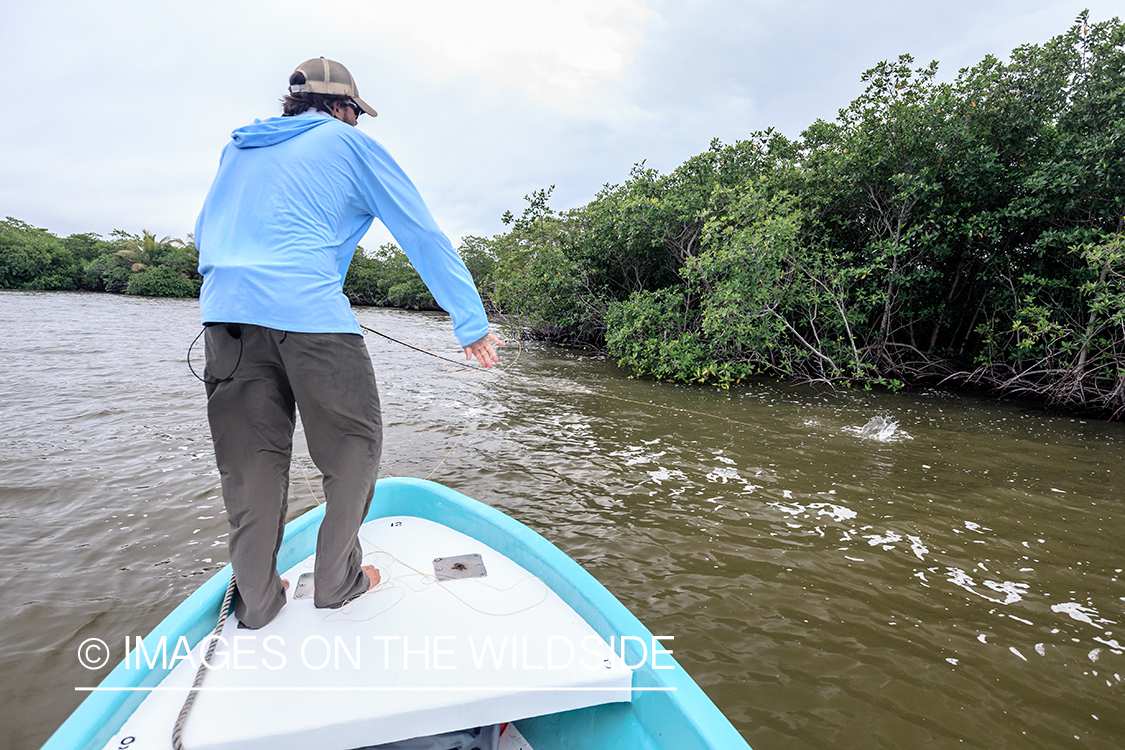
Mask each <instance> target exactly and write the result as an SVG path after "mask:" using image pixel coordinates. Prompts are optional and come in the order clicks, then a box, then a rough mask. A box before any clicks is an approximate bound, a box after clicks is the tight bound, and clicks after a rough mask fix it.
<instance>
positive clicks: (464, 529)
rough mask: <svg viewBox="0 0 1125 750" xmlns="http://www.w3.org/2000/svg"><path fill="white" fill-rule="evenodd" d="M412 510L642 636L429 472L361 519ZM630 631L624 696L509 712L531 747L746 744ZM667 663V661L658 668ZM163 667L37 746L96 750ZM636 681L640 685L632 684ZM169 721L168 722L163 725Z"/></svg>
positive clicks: (212, 588) (141, 674)
mask: <svg viewBox="0 0 1125 750" xmlns="http://www.w3.org/2000/svg"><path fill="white" fill-rule="evenodd" d="M400 515H401V516H416V517H420V518H425V519H428V520H431V521H435V522H437V523H441V524H444V525H445V526H448V527H450V528H452V529H455V530H457V531H460V532H461V533H463V534H466V535H468V536H471V537H473V538H475V539H478V540H480V541H481V542H484V543H485V544H487V545H489V546H491V547H493V548H494V549H496V550H497V551H498V552H501V553H503V554H504V555H507V556H508V557H509V558H511V559H512V560H513V561H514V562H516V563H518V564H519V565H521V566H523V567H524V568H526V569H527V570H528V571H529V572H531V573H532V574H534V575H535V576H538V577H539V578H540V579H541V580H542V581H543V582H544V583H545V584H546V585H547V586H548V587H550V588H551V589H552V590H554V592H555V593H556V594H558V595H559V597H560V598H561V599H562V600H563V601H565V602H566V603H567V604H568V605H569V606H570V607H571V608H572V609H574V610H575V611H576V612H577V613H578V614H579V615H580V616H581V617H582V618H583V619H585V620H586V622H587V623H589V625H590V626H591V627H592V628H593V629H594V630H595V631H596V632H597V633H598V634H599V635H600V636H601V637H602V638H604V639H605V640H606V641H609V639H610V637H611V636H616V637H620V636H621V635H622V634H629V635H635V636H638V641H639V642H643V643H651V642H652V635H651V633H649V631H648V629H647V628H645V626H644V625H643V624H642V623H641V622H640V621H639V620H638V619H637V618H636V617H634V616H633V614H632V613H631V612H629V610H627V609H626V608H625V606H624V605H622V604H621V602H619V601H617V599H616V598H614V596H613V595H612V594H610V593H609V591H608V590H607V589H606V588H605V587H604V586H602V585H601V584H600V583H598V581H597V580H595V579H594V577H593V576H591V575H590V574H589V573H587V572H586V571H585V570H583V569H582V567H581V566H579V565H578V564H577V563H576V562H574V561H573V560H571V559H570V558H569V557H567V556H566V555H565V554H564V553H563V552H562V551H561V550H559V549H558V548H557V547H555V546H554V545H553V544H551V543H550V542H548V541H547V540H546V539H544V538H543V537H542V536H540V535H539V534H537V533H536V532H534V531H532V530H531V529H530V528H528V527H527V526H524V525H523V524H522V523H520V522H519V521H516V520H515V519H513V518H510V517H509V516H507V515H505V514H504V513H502V512H500V511H498V510H496V509H494V508H491V507H489V506H487V505H485V504H483V503H480V502H478V501H476V500H473V499H472V498H469V497H467V496H465V495H463V494H461V493H459V492H456V491H454V490H451V489H449V488H447V487H443V486H442V485H439V484H436V483H434V482H428V481H425V480H421V479H403V478H388V479H380V480H379V482H378V483H377V484H376V489H375V497H374V500H373V501H372V503H371V510H370V511H369V512H368V515H367V519H366V520H367V521H370V520H372V519H375V518H383V517H387V516H400ZM323 516H324V506H323V505H322V506H319V507H317V508H315V509H313V510H311V511H309V512H308V513H305V514H304V515H302V516H301V517H300V518H296V519H294V520H293V521H291V522H289V523H288V524H287V525H286V527H285V537H284V541H283V542H282V546H281V551H280V553H279V555H278V561H277V564H278V569H279V570H287V569H289V568H290V567H292V566H294V565H296V564H297V563H299V562H300V561H302V560H304V559H305V558H307V557H308V556H309V555H311V554H313V552H315V550H316V535H317V530H318V529H319V527H320V521H321V519H322V518H323ZM229 583H230V568H229V566H227V567H224V568H223V569H222V570H220V571H218V572H217V573H215V575H213V576H212V577H211V578H210V579H208V580H207V582H206V583H204V584H203V585H202V586H201V587H200V588H199V589H198V590H197V591H196V592H195V593H194V594H192V595H191V596H189V597H188V598H187V599H186V600H184V602H183V603H181V604H180V605H179V606H178V607H176V609H175V610H173V611H172V612H171V614H169V615H168V616H167V617H166V618H164V620H163V621H162V622H161V623H160V624H159V625H157V626H156V627H155V628H154V629H153V631H152V632H151V633H149V635H148V636H147V637H146V638H145V644H146V646H149V647H152V648H155V645H156V644H157V643H159V642H160V640H161V638H169V639H171V640H173V641H175V640H177V639H179V637H180V636H185V637H186V638H187V640H188V642H190V643H198V642H200V641H202V640H203V638H204V637H205V636H206V635H207V634H208V633H210V632H211V631H212V630H213V629H214V627H215V622H216V620H217V619H218V616H219V608H220V606H221V605H222V601H223V595H224V593H225V592H226V589H227V586H228V584H229ZM636 648H637V646H636V645H635V643H634V642H633V641H631V640H626V641H625V649H626V651H625V654H624V658H625V659H626V661H627V662H628V663H629V664H634V663H637V662H638V661H639V662H643V664H642V665H641V666H639V667H637V668H636V669H635V670H634V671H633V688H634V692H633V698H632V701H631V702H629V703H611V704H606V705H602V706H595V707H592V708H584V709H579V710H575V711H567V712H564V713H558V714H551V715H548V716H539V717H535V718H531V719H523V720H520V721H517V722H515V724H516V728H517V729H519V730H520V732H521V733H522V734H523V736H524V737H525V738H526V739H527V741H528V742H529V743H530V745H531V746H532V747H533V748H534V749H535V750H600V749H601V748H619V749H628V750H666V749H671V748H676V749H677V750H682V749H683V748H702V749H711V748H713V749H714V750H737V749H738V748H747V749H748V748H749V745H747V743H746V741H745V740H743V739H742V737H741V735H739V733H738V732H737V731H736V730H735V729H734V727H733V726H732V725H731V723H730V722H729V721H728V720H727V718H726V717H725V716H723V714H722V712H720V711H719V709H718V708H717V707H716V706H715V704H714V703H712V702H711V700H710V699H709V698H708V697H707V696H706V694H704V692H703V691H702V690H701V689H700V688H699V686H698V685H696V684H695V681H694V680H692V679H691V677H690V676H689V675H688V674H687V672H686V671H685V670H684V669H683V668H682V667H680V666H679V664H676V663H675V662H674V660H673V659H672V657H669V656H664V655H662V656H661V665H660V666H661V667H664V668H662V669H655V670H654V669H653V668H652V666H653V665H652V663H651V661H648V660H646V659H645V658H644V655H643V654H641V652H640V651H637V650H636ZM669 665H671V666H672V667H673V668H670V669H669V668H667V667H668V666H669ZM168 671H169V670H166V669H161V668H160V666H159V665H158V666H157V667H156V668H153V669H148V670H141V669H137V668H135V667H134V668H131V669H126V668H125V665H124V664H118V666H117V667H116V668H115V669H114V670H113V671H112V672H111V673H110V674H109V675H108V676H107V677H106V678H105V680H104V681H103V682H102V684H101V687H103V688H107V687H112V688H142V689H140V690H112V691H95V692H92V693H91V694H90V695H89V696H88V697H87V698H86V700H85V701H83V703H82V704H81V705H80V706H79V707H78V708H77V709H76V710H75V711H74V713H73V714H71V715H70V717H69V718H68V719H67V720H66V721H65V722H64V723H63V724H62V726H60V727H59V728H58V730H57V731H56V732H55V733H54V734H53V735H52V736H51V738H50V739H49V740H48V741H47V743H46V744H45V745H44V746H43V750H100V748H102V747H104V746H105V743H106V742H108V741H109V739H110V738H111V737H112V736H113V735H114V734H115V733H116V732H117V731H118V730H119V729H120V728H121V726H122V725H123V724H124V723H125V720H126V719H127V718H128V717H129V716H130V715H131V714H132V713H133V711H134V710H136V708H137V706H138V705H140V703H141V701H142V700H144V698H145V697H146V695H147V694H148V693H147V691H145V690H143V688H146V687H154V686H156V685H158V684H159V683H160V682H161V681H162V680H163V679H164V677H165V676H166V675H167V674H168ZM636 688H649V689H648V690H636ZM170 732H171V727H169V733H170Z"/></svg>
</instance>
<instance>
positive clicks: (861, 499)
mask: <svg viewBox="0 0 1125 750" xmlns="http://www.w3.org/2000/svg"><path fill="white" fill-rule="evenodd" d="M356 312H357V315H358V317H359V319H360V322H362V323H364V324H365V325H368V326H371V327H373V328H376V329H378V330H380V331H384V332H386V333H388V334H390V335H392V336H396V337H398V338H401V339H403V340H407V341H409V342H411V343H413V344H415V345H416V346H420V347H423V348H430V349H432V350H434V351H436V352H438V353H440V354H442V355H444V356H447V357H453V358H458V357H460V356H461V353H460V351H459V350H458V349H457V347H456V343H455V341H454V339H453V337H452V332H451V329H450V326H449V323H448V320H447V319H446V318H445V317H444V316H442V315H435V314H421V313H404V312H398V311H390V310H381V309H375V308H357V310H356ZM0 321H3V338H2V339H0V355H2V356H0V571H2V574H0V575H2V578H0V581H2V585H0V665H2V671H0V675H2V676H0V679H2V680H3V700H2V701H0V727H3V729H2V730H0V737H2V739H0V746H2V747H5V748H13V749H20V750H22V749H23V748H37V747H39V746H40V745H41V744H42V743H43V742H44V741H45V740H46V739H47V737H48V736H49V735H50V734H51V733H52V732H53V731H54V730H55V728H56V727H58V725H59V724H60V723H61V722H62V721H63V720H64V719H65V718H66V716H67V715H68V714H69V713H70V712H71V711H72V710H73V709H74V707H75V706H77V705H78V703H79V702H80V700H81V699H82V697H83V696H84V695H85V694H84V693H79V692H76V691H75V687H77V686H89V685H94V684H97V682H98V681H99V680H100V679H101V678H102V677H103V676H104V675H105V674H106V673H108V671H109V667H105V668H102V669H98V670H93V671H91V670H87V669H85V668H83V666H82V665H81V663H80V661H79V659H78V647H79V645H80V644H81V643H82V642H83V641H84V640H85V639H87V638H92V637H97V638H101V639H103V640H105V641H106V642H107V643H110V644H114V643H122V642H123V638H124V637H125V636H127V635H142V634H144V633H146V632H147V631H148V630H149V629H151V628H152V627H153V626H154V625H156V624H157V623H158V622H159V621H160V620H161V619H162V618H163V617H164V616H165V615H166V614H167V613H168V612H170V611H171V610H172V609H173V607H175V605H176V604H177V603H179V602H180V601H181V600H183V599H184V598H185V597H186V596H187V595H188V594H190V593H191V592H192V591H194V590H195V589H196V588H197V587H198V586H199V585H200V584H201V583H202V582H203V580H204V579H205V577H206V576H208V575H210V574H212V573H213V572H214V571H215V570H216V569H218V568H219V567H220V566H222V565H223V564H225V562H226V559H227V558H226V536H225V534H226V531H227V528H226V520H225V517H224V513H223V508H222V500H221V496H220V492H219V480H218V474H217V471H216V469H215V466H214V460H213V457H212V455H211V447H210V438H209V434H208V429H207V421H206V414H205V410H204V398H203V386H202V384H201V383H200V382H199V381H197V380H196V379H195V378H194V377H193V376H192V375H191V373H190V372H189V370H188V367H187V364H186V361H185V355H186V353H187V349H188V345H189V344H190V343H191V341H192V339H193V337H194V336H195V335H196V333H197V332H198V331H199V325H198V307H197V303H196V302H195V301H194V300H147V299H138V298H128V297H120V296H112V295H100V294H68V293H22V292H0ZM367 345H368V349H369V351H370V352H371V356H372V359H373V361H374V364H375V371H376V374H377V376H378V378H379V386H380V393H381V397H382V402H383V410H384V419H385V423H386V446H385V449H384V462H383V474H384V475H385V476H418V477H425V476H427V475H429V474H430V473H431V472H433V476H432V477H431V478H432V479H434V480H436V481H439V482H441V483H443V484H446V485H448V486H450V487H453V488H455V489H457V490H460V491H462V492H464V493H466V494H468V495H470V496H472V497H475V498H477V499H478V500H482V501H484V502H486V503H489V504H491V505H493V506H495V507H498V508H500V509H502V510H504V511H505V512H507V513H509V514H511V515H512V516H514V517H515V518H517V519H519V520H520V521H522V522H524V523H526V524H528V525H529V526H531V527H532V528H533V529H535V530H537V531H539V532H540V533H541V534H543V535H544V536H546V537H547V538H548V539H550V540H551V541H552V542H554V543H555V544H556V545H558V546H559V547H560V548H562V549H563V550H564V551H565V552H567V553H568V554H569V555H570V556H571V557H573V558H574V559H575V560H577V561H578V562H579V563H581V564H582V565H583V566H585V567H586V569H587V570H589V571H590V572H591V573H592V574H593V575H594V576H596V577H597V578H598V579H599V580H600V581H602V583H604V584H605V585H606V586H607V587H608V588H609V590H610V591H612V592H613V593H614V594H615V595H616V596H617V597H618V598H619V599H620V600H621V601H622V602H623V603H624V604H625V605H626V606H627V607H628V608H629V609H630V610H632V611H633V612H634V613H635V614H636V615H637V616H638V617H639V618H640V619H641V621H643V622H644V623H645V624H646V625H647V626H648V627H649V629H650V630H651V631H652V632H653V633H655V634H658V635H670V636H673V638H674V640H673V641H668V642H666V645H667V646H668V647H669V648H671V649H672V651H673V652H674V654H675V657H676V659H677V660H678V661H679V662H680V664H681V665H682V666H684V667H685V668H686V669H687V670H688V672H689V673H690V674H691V675H692V676H693V677H694V678H695V680H696V682H698V683H699V684H700V686H702V687H703V689H704V690H705V691H706V692H707V694H708V695H709V696H711V698H712V699H713V700H714V701H715V703H716V704H717V705H718V706H719V708H720V709H721V710H722V711H723V712H724V713H725V714H726V715H727V716H728V717H729V718H730V720H731V721H732V722H733V723H734V725H735V726H736V727H737V728H738V730H739V731H740V732H742V734H743V736H744V737H745V738H746V739H747V741H748V742H749V743H750V744H751V746H753V747H754V748H755V750H797V749H804V748H809V749H811V748H855V749H856V750H859V749H860V748H864V749H869V748H915V747H926V748H989V749H990V750H992V749H997V748H1064V747H1078V748H1107V749H1109V748H1113V749H1114V750H1117V749H1118V748H1121V747H1123V746H1125V655H1123V652H1125V574H1123V573H1122V569H1123V568H1125V513H1123V506H1122V495H1123V494H1125V492H1123V491H1125V481H1123V480H1125V463H1123V461H1122V458H1123V454H1125V428H1123V426H1122V425H1121V424H1120V423H1106V422H1101V421H1097V420H1092V419H1084V418H1078V417H1072V416H1060V415H1052V414H1050V413H1047V412H1044V411H1042V410H1040V409H1039V408H1037V407H1035V406H1032V405H1026V404H1018V403H1011V402H1007V403H1002V402H997V401H995V400H988V399H983V398H970V397H965V396H958V395H954V394H951V393H945V392H940V391H933V390H921V391H917V392H911V393H906V394H898V395H895V394H885V393H869V392H841V393H835V394H832V393H827V394H826V393H817V392H815V391H812V390H808V389H800V388H793V387H790V386H786V385H783V384H777V383H773V382H765V383H756V384H752V385H747V386H743V387H740V388H736V389H732V390H730V391H721V390H717V389H710V388H699V387H684V386H672V385H667V384H658V383H651V382H646V381H640V380H633V379H630V378H628V376H627V373H625V372H623V371H621V370H620V369H618V368H617V367H615V366H614V365H613V364H612V362H609V361H607V360H605V359H604V358H602V357H600V356H594V355H590V354H586V353H581V352H574V351H569V350H564V349H558V348H553V347H548V346H542V345H528V344H524V346H523V347H522V350H517V348H516V347H515V346H509V347H508V348H507V349H506V350H505V351H504V353H503V355H502V356H503V360H504V362H503V366H504V367H509V366H510V370H509V371H508V374H506V375H501V376H498V377H493V378H491V379H490V378H489V376H487V375H485V374H484V373H481V372H468V371H465V370H461V369H458V368H455V367H452V366H450V365H447V364H445V363H443V362H441V361H439V360H436V359H433V358H431V357H428V356H426V355H424V354H421V353H418V352H415V351H411V350H409V349H406V348H403V347H401V346H400V345H398V344H394V343H391V342H388V341H386V340H384V339H380V338H378V337H375V336H371V335H369V336H368V337H367ZM517 355H518V356H517ZM193 361H194V362H195V363H196V367H197V369H200V365H201V364H202V350H201V349H199V348H198V347H197V349H196V350H195V352H194V353H193ZM873 420H875V421H873ZM462 433H463V434H462ZM459 435H461V437H460V442H457V440H458V436H459ZM455 443H456V444H455ZM447 454H448V455H447ZM443 457H444V459H445V460H444V462H442V459H443ZM294 462H295V463H296V464H297V466H295V467H294V468H293V471H292V484H291V487H290V497H291V499H290V514H291V516H294V517H295V516H297V515H299V514H300V513H302V512H304V511H306V510H308V509H309V508H311V507H313V506H314V505H315V504H316V500H315V499H314V497H313V495H312V493H311V492H310V486H311V488H312V489H313V490H314V491H315V492H316V493H318V494H319V492H320V487H319V483H318V481H317V480H318V472H317V470H316V468H315V466H314V465H313V464H312V462H311V460H310V459H309V457H308V452H307V450H306V449H305V447H304V443H303V439H302V437H301V436H300V435H298V439H297V448H296V455H295V459H294ZM439 464H440V465H439ZM306 476H307V477H308V480H309V481H306ZM118 658H119V656H118ZM114 662H116V659H114Z"/></svg>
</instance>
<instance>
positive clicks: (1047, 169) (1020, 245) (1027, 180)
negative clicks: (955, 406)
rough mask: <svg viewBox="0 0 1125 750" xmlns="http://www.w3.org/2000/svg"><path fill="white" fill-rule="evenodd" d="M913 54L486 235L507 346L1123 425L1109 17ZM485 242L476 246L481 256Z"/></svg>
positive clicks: (653, 372)
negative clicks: (956, 393)
mask: <svg viewBox="0 0 1125 750" xmlns="http://www.w3.org/2000/svg"><path fill="white" fill-rule="evenodd" d="M937 71H938V66H937V63H936V62H931V63H929V64H928V65H924V66H920V67H916V66H915V65H914V61H913V59H912V58H911V57H910V56H903V57H900V58H899V59H898V60H896V61H886V62H882V63H880V64H879V65H877V66H875V67H874V68H872V69H871V70H869V71H867V72H866V73H865V74H864V76H863V80H864V81H865V83H866V84H867V85H866V89H865V90H864V92H863V93H862V94H861V95H860V96H859V97H857V98H856V100H855V101H853V102H852V103H851V104H850V105H848V106H847V107H845V108H844V109H842V110H841V111H840V113H839V115H838V117H837V118H836V119H835V120H834V121H832V122H825V121H817V122H816V123H813V124H812V125H811V126H810V127H809V128H808V129H807V130H806V131H805V132H804V133H802V135H801V138H800V140H798V141H795V142H793V141H788V140H787V139H785V138H783V137H781V136H780V135H777V134H775V133H772V132H771V131H765V132H763V133H755V134H753V135H752V136H751V137H750V138H749V139H748V140H746V141H739V142H737V143H735V144H733V145H729V146H726V145H723V144H721V143H718V142H715V143H712V145H711V148H710V149H708V151H706V152H704V153H703V154H700V155H698V156H695V157H692V158H691V159H688V160H687V161H686V162H685V163H684V164H682V165H681V166H680V167H678V168H676V169H675V170H673V171H672V173H671V174H668V175H661V174H659V173H658V172H656V171H655V170H652V169H648V168H646V167H644V165H643V164H640V165H637V166H636V167H635V168H634V169H633V171H632V172H631V174H630V175H629V178H628V179H627V180H626V181H625V182H624V183H623V184H620V185H610V186H606V187H605V188H604V189H603V190H602V191H600V192H599V193H598V194H597V196H595V198H594V199H593V200H592V201H591V202H590V203H588V204H587V205H585V206H583V207H580V208H576V209H572V210H570V211H566V212H562V213H558V212H555V211H552V210H551V209H550V208H549V207H548V205H547V200H548V198H549V196H550V190H545V191H539V192H537V193H533V194H532V195H530V196H528V197H527V200H528V203H529V205H528V208H527V210H525V212H524V215H523V216H522V217H520V219H518V220H517V219H515V218H514V217H513V216H512V215H511V213H507V214H506V215H505V221H506V223H508V224H509V225H511V227H512V228H511V230H510V231H509V232H507V233H505V234H503V235H499V236H497V237H493V238H491V239H489V240H488V241H487V245H488V247H489V248H490V249H491V251H492V254H493V256H494V257H495V258H496V266H495V269H494V271H493V273H492V278H491V283H492V284H493V285H494V289H495V295H494V301H495V302H496V305H497V307H498V308H499V309H500V310H501V311H502V312H504V313H507V314H509V315H512V316H513V318H514V320H515V322H516V323H517V324H518V325H519V326H520V327H521V330H522V332H523V333H524V335H530V336H536V337H540V338H547V339H549V340H553V341H557V342H560V343H581V344H585V345H594V346H601V345H604V346H605V347H606V349H607V351H608V352H609V353H610V354H611V355H612V356H614V357H616V358H617V359H618V360H619V361H620V362H621V363H622V364H623V365H625V366H627V367H629V368H631V369H632V370H634V371H635V372H637V373H639V374H643V375H648V376H651V377H657V378H662V379H669V380H677V381H682V382H718V383H730V382H736V381H737V380H738V379H739V378H741V377H744V376H745V375H747V374H750V373H757V372H764V373H770V374H774V375H783V376H790V377H794V378H797V379H801V380H806V381H817V382H823V383H828V384H837V383H839V384H847V385H863V386H868V387H869V386H872V385H882V386H887V387H891V388H898V387H902V386H903V385H904V384H907V383H923V382H943V383H946V384H953V383H963V384H966V385H968V386H972V387H979V386H982V385H983V386H987V387H991V388H995V389H997V390H999V391H1002V392H1007V393H1021V394H1029V395H1033V396H1037V397H1039V398H1042V399H1044V400H1045V401H1047V402H1049V403H1056V404H1066V405H1071V406H1075V407H1077V408H1081V409H1090V410H1098V411H1103V412H1109V413H1111V414H1116V415H1120V414H1122V413H1125V360H1123V359H1122V352H1123V351H1125V323H1123V318H1125V289H1123V286H1122V284H1123V280H1122V274H1123V269H1122V251H1121V247H1122V239H1121V238H1122V236H1123V230H1125V25H1123V24H1122V23H1121V22H1120V21H1118V20H1117V19H1114V20H1112V21H1108V22H1103V23H1097V24H1092V23H1090V22H1089V18H1088V15H1087V14H1086V13H1083V14H1081V15H1080V16H1079V17H1078V19H1077V20H1076V22H1075V24H1074V25H1073V26H1072V27H1071V28H1070V29H1069V30H1068V31H1067V32H1066V33H1064V34H1062V35H1060V36H1058V37H1055V38H1054V39H1052V40H1050V41H1049V42H1047V43H1046V44H1042V45H1025V46H1023V47H1020V48H1018V49H1016V50H1015V51H1014V52H1013V53H1012V55H1011V59H1010V60H1009V61H1008V62H1002V61H1000V60H998V59H996V58H994V57H986V58H985V59H984V60H982V61H981V62H980V63H979V64H978V65H976V66H973V67H971V68H966V69H964V70H962V71H960V72H959V73H958V75H957V76H956V78H955V79H954V80H952V81H948V82H942V81H939V80H938V77H937ZM482 242H483V241H482Z"/></svg>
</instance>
